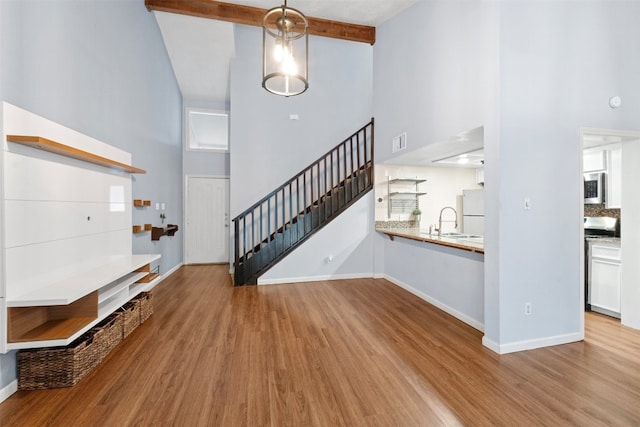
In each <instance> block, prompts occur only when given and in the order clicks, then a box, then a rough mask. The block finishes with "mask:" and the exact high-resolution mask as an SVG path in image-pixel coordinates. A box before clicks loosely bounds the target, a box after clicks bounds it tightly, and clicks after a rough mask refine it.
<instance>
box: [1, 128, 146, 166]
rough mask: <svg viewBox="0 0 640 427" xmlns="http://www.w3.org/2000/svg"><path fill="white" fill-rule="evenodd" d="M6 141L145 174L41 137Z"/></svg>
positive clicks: (11, 137)
mask: <svg viewBox="0 0 640 427" xmlns="http://www.w3.org/2000/svg"><path fill="white" fill-rule="evenodd" d="M7 141H8V142H15V143H16V144H22V145H26V146H28V147H31V148H37V149H39V150H43V151H48V152H49V153H54V154H58V155H61V156H65V157H70V158H72V159H76V160H82V161H84V162H88V163H93V164H95V165H100V166H105V167H108V168H112V169H118V170H122V171H125V172H129V173H147V171H145V170H144V169H139V168H136V167H134V166H131V165H127V164H124V163H120V162H117V161H115V160H112V159H109V158H106V157H102V156H98V155H97V154H93V153H89V152H88V151H83V150H79V149H77V148H74V147H71V146H69V145H65V144H61V143H59V142H56V141H52V140H50V139H46V138H42V137H41V136H27V135H7Z"/></svg>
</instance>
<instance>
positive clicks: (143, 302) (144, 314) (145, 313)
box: [137, 292, 153, 323]
mask: <svg viewBox="0 0 640 427" xmlns="http://www.w3.org/2000/svg"><path fill="white" fill-rule="evenodd" d="M137 299H138V301H140V323H144V322H145V321H146V320H147V319H148V318H149V317H151V315H152V314H153V294H152V293H151V292H142V293H141V294H140V295H138V297H137Z"/></svg>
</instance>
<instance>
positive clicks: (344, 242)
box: [258, 191, 374, 285]
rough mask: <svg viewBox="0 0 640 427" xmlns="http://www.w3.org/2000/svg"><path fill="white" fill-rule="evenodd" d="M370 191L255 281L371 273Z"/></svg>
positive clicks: (268, 282)
mask: <svg viewBox="0 0 640 427" xmlns="http://www.w3.org/2000/svg"><path fill="white" fill-rule="evenodd" d="M373 203H374V194H373V191H371V192H369V194H366V195H365V196H364V197H362V198H361V199H360V200H358V201H357V202H356V203H354V204H353V205H352V206H351V207H350V208H349V209H347V210H346V211H345V212H343V213H342V214H341V215H339V216H338V217H337V218H336V219H334V220H333V221H331V222H330V223H329V224H327V225H326V226H325V227H324V228H323V229H322V230H320V231H318V232H317V233H316V234H314V235H313V236H311V238H310V239H309V240H307V241H306V242H304V243H303V244H302V245H301V246H299V247H298V248H297V249H296V250H295V251H293V252H292V253H291V254H289V255H287V257H286V258H285V259H284V260H282V261H280V262H279V263H278V264H276V265H275V266H274V267H273V268H271V269H270V270H269V271H267V272H266V273H265V274H263V275H262V276H260V279H259V280H258V284H259V285H261V284H273V283H290V282H303V281H314V280H335V279H352V278H356V277H371V276H372V275H373V253H372V250H373V234H372V233H371V230H372V229H373V222H372V220H371V212H372V211H373Z"/></svg>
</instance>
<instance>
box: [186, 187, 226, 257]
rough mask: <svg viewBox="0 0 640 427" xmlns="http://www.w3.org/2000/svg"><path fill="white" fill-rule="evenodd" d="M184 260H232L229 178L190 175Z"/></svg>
mask: <svg viewBox="0 0 640 427" xmlns="http://www.w3.org/2000/svg"><path fill="white" fill-rule="evenodd" d="M186 193H187V195H186V209H185V217H186V221H185V263H186V264H206V263H224V262H228V261H229V180H228V179H226V178H208V177H187V191H186Z"/></svg>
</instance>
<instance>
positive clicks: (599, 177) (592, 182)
mask: <svg viewBox="0 0 640 427" xmlns="http://www.w3.org/2000/svg"><path fill="white" fill-rule="evenodd" d="M605 179H606V174H605V173H604V172H598V173H586V174H584V203H585V204H588V205H589V204H590V205H593V204H601V203H604V201H605V198H604V183H605Z"/></svg>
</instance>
